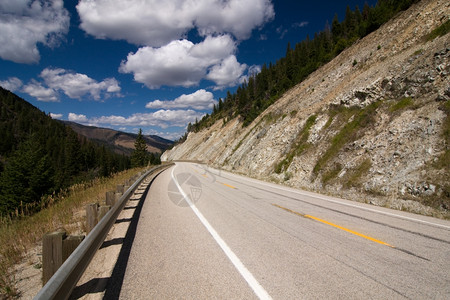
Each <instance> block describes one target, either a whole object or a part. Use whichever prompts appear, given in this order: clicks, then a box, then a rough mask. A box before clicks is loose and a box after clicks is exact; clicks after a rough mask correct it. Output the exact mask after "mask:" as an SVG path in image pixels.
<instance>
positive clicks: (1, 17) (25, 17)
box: [0, 0, 70, 64]
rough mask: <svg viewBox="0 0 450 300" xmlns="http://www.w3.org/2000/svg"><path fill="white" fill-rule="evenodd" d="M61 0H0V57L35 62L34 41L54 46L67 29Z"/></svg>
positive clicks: (68, 19) (38, 57) (67, 20)
mask: <svg viewBox="0 0 450 300" xmlns="http://www.w3.org/2000/svg"><path fill="white" fill-rule="evenodd" d="M69 21H70V17H69V12H68V11H67V10H66V9H65V8H64V3H63V0H44V1H42V0H31V1H30V0H28V1H26V0H2V1H0V28H1V30H0V57H1V58H2V59H5V60H11V61H13V62H16V63H28V64H29V63H37V62H38V61H39V59H40V55H39V50H38V49H37V46H36V44H37V43H42V44H44V45H46V46H48V47H55V46H57V45H58V44H59V42H60V40H61V39H62V38H63V36H64V35H65V34H66V33H67V32H68V31H69Z"/></svg>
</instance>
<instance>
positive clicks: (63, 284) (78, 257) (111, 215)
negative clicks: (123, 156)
mask: <svg viewBox="0 0 450 300" xmlns="http://www.w3.org/2000/svg"><path fill="white" fill-rule="evenodd" d="M172 165H173V163H172V164H167V165H162V166H158V167H155V168H152V169H150V170H149V171H147V172H146V173H145V174H144V175H142V176H141V177H139V179H138V180H137V181H136V182H135V183H134V184H133V185H132V186H131V187H130V188H129V189H128V190H126V191H125V193H124V194H123V195H122V197H120V199H119V201H118V202H117V203H116V205H114V206H113V207H112V208H111V209H110V210H109V212H108V213H107V214H106V215H105V216H104V217H103V218H102V219H101V220H100V221H99V222H98V224H97V225H96V226H95V227H94V229H93V230H92V231H91V232H90V233H89V234H88V235H87V237H86V238H85V239H84V240H83V242H81V244H80V245H79V246H78V247H77V248H76V249H75V251H74V252H73V253H72V254H71V255H70V256H69V258H67V260H66V261H65V262H64V263H63V264H62V266H61V267H60V268H59V269H58V271H56V273H55V274H54V275H53V276H52V277H51V278H50V280H49V281H48V282H47V284H46V285H45V286H44V287H43V288H42V289H41V290H40V291H39V293H38V294H37V295H36V296H35V297H34V299H35V300H41V299H42V300H44V299H45V300H47V299H68V298H69V296H70V294H71V293H72V290H73V288H74V287H75V285H76V284H77V282H78V280H79V279H80V278H81V276H82V275H83V272H84V271H85V270H86V268H87V267H88V265H89V263H90V262H91V260H92V258H93V257H94V255H95V253H96V252H97V250H98V249H99V248H100V246H101V245H102V244H103V242H104V240H105V238H106V235H107V234H108V232H109V230H110V229H111V227H112V225H113V224H114V223H115V222H116V219H117V217H118V216H119V214H120V212H121V211H122V210H123V208H124V207H125V204H126V202H127V201H128V198H129V197H130V196H131V194H132V193H133V191H134V190H135V189H136V188H137V187H138V186H139V184H141V182H142V181H143V180H144V179H145V178H146V177H147V176H149V175H151V174H153V173H156V172H158V171H160V172H162V171H164V170H165V169H167V168H169V167H170V166H172Z"/></svg>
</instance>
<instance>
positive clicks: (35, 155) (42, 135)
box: [0, 88, 131, 218]
mask: <svg viewBox="0 0 450 300" xmlns="http://www.w3.org/2000/svg"><path fill="white" fill-rule="evenodd" d="M130 165H131V160H130V158H129V157H126V156H124V155H119V154H115V153H113V152H112V151H109V150H108V149H105V148H104V147H100V146H98V145H96V144H95V143H92V142H89V141H88V140H86V139H84V138H82V137H80V136H78V135H77V134H76V133H75V132H74V131H73V130H72V129H71V128H70V127H68V126H65V125H64V124H63V123H61V122H58V121H56V120H53V119H52V118H51V117H50V116H48V115H46V114H45V113H43V112H42V111H40V110H39V109H38V108H36V107H34V106H33V105H31V104H30V103H28V102H27V101H25V100H24V99H22V98H20V97H18V96H17V95H15V94H13V93H11V92H9V91H7V90H5V89H3V88H0V218H2V217H6V216H8V215H10V214H14V216H15V217H17V216H18V215H19V214H20V215H24V214H29V213H30V214H31V213H33V212H36V211H38V210H39V209H41V208H43V207H45V206H46V205H47V203H46V202H45V200H44V199H43V198H41V197H42V196H45V195H48V194H51V193H54V192H56V191H59V190H60V189H63V188H66V187H68V186H69V185H71V184H73V183H76V182H79V181H81V180H86V179H92V178H94V177H97V176H108V175H110V174H111V173H115V172H118V171H122V170H125V169H128V168H129V167H130Z"/></svg>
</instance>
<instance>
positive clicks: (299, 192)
mask: <svg viewBox="0 0 450 300" xmlns="http://www.w3.org/2000/svg"><path fill="white" fill-rule="evenodd" d="M210 168H211V169H214V168H212V167H210ZM214 170H217V169H214ZM222 171H223V172H226V173H228V174H229V175H231V176H239V177H241V178H243V179H244V180H247V181H248V182H251V183H254V184H260V185H263V186H266V187H272V188H276V189H279V190H282V191H285V192H289V193H295V194H298V195H302V196H305V195H307V196H309V197H312V198H316V199H320V200H324V201H328V202H332V203H336V204H341V205H346V206H350V207H354V208H359V209H362V210H367V211H370V212H374V213H378V214H383V215H387V216H391V217H396V218H400V219H404V220H409V221H413V222H417V223H423V224H428V225H431V226H435V227H440V228H445V229H447V230H449V229H450V226H447V225H444V224H439V223H433V222H429V221H425V220H421V219H416V218H411V217H407V216H402V215H398V214H394V213H390V212H386V211H381V210H376V209H373V208H368V207H363V206H358V205H356V204H350V203H345V202H341V201H338V200H333V199H328V198H324V197H321V196H320V195H316V194H315V193H312V192H308V191H305V192H303V191H298V190H293V189H289V188H285V187H282V186H277V185H276V184H273V183H269V182H264V181H261V180H258V179H254V178H247V177H245V176H241V175H236V174H233V173H230V172H227V171H225V170H222ZM217 176H219V175H217Z"/></svg>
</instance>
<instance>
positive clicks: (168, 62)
mask: <svg viewBox="0 0 450 300" xmlns="http://www.w3.org/2000/svg"><path fill="white" fill-rule="evenodd" d="M235 51H236V44H235V42H234V41H233V39H232V38H231V37H230V36H229V35H222V36H217V37H211V36H208V37H206V39H205V40H204V41H203V42H201V43H199V44H194V43H192V42H190V41H188V40H177V41H172V42H171V43H169V44H168V45H166V46H163V47H160V48H152V47H142V48H140V49H139V50H138V51H137V52H136V53H134V54H133V53H130V54H128V57H127V60H126V61H122V63H121V65H120V68H119V71H120V72H122V73H133V74H134V80H136V81H137V82H140V83H143V84H145V85H146V86H147V87H148V88H150V89H157V88H159V87H161V86H162V85H167V86H184V87H190V86H195V85H198V84H199V82H200V81H201V80H202V79H203V78H205V76H206V75H207V73H208V70H209V69H210V68H213V69H214V70H215V72H217V70H216V69H217V68H219V69H220V65H221V64H222V63H223V61H224V60H225V59H228V60H229V59H230V56H232V57H233V58H234V60H236V57H235V56H234V55H233V54H234V52H235ZM237 64H238V63H237V61H236V63H235V66H236V65H237ZM216 65H219V66H218V67H215V68H214V66H216ZM240 66H244V65H240ZM241 74H242V72H241ZM229 75H230V76H235V75H236V73H231V74H229ZM239 75H240V74H239ZM210 78H211V80H215V79H216V78H217V79H219V77H218V76H213V75H212V76H211V77H210ZM234 80H236V78H234V77H232V78H230V79H229V81H234Z"/></svg>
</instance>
